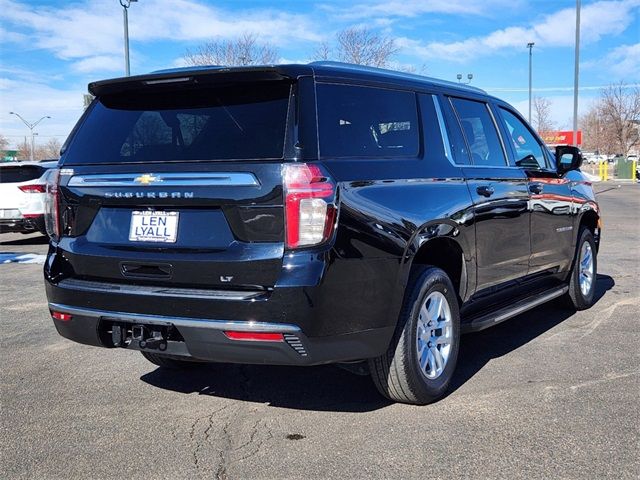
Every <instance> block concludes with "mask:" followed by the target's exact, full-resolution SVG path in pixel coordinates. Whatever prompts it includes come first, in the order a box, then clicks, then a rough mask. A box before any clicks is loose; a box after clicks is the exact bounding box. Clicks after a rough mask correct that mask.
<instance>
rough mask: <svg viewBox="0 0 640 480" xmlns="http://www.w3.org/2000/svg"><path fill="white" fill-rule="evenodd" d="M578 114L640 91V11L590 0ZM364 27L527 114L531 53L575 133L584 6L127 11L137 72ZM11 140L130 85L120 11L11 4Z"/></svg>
mask: <svg viewBox="0 0 640 480" xmlns="http://www.w3.org/2000/svg"><path fill="white" fill-rule="evenodd" d="M582 4H583V5H582V29H581V32H582V42H581V43H582V45H581V47H582V48H581V58H580V70H581V82H580V83H581V90H580V109H581V111H583V112H584V111H585V110H586V108H588V106H589V105H590V103H591V102H592V101H593V99H594V98H595V96H596V95H597V94H598V89H599V88H601V87H602V86H604V85H606V84H608V83H610V82H616V81H620V80H624V81H625V82H627V83H629V84H638V83H640V0H619V1H618V0H603V1H588V0H587V1H583V2H582ZM352 25H362V26H367V27H369V28H371V29H374V30H376V31H380V32H381V33H383V34H386V35H389V36H392V37H394V38H396V39H397V43H398V45H399V46H400V47H401V49H400V52H399V54H398V55H397V57H396V62H397V64H398V65H411V66H413V67H414V68H415V69H416V71H417V72H424V73H425V74H427V75H428V76H432V77H438V78H443V79H448V80H453V81H455V79H456V74H457V73H462V74H464V75H465V77H466V74H467V73H473V75H474V78H473V81H472V84H473V85H475V86H478V87H481V88H484V89H485V90H487V91H488V92H489V93H492V94H494V95H497V96H499V97H501V98H504V99H506V100H507V101H509V102H511V103H512V104H514V105H515V106H516V107H517V108H519V109H520V110H521V111H522V112H523V113H525V114H526V110H527V98H528V93H527V88H528V50H527V48H526V44H527V42H535V47H534V50H533V54H534V57H533V64H534V69H533V84H534V94H535V95H538V96H544V97H547V98H549V99H550V100H551V101H552V102H553V108H552V113H553V117H554V120H555V122H556V123H557V124H558V126H559V127H570V125H571V116H572V102H573V93H572V88H573V68H574V35H575V30H574V26H575V2H574V1H570V0H559V1H547V0H542V1H541V0H484V1H476V0H351V1H338V0H324V1H311V0H298V1H294V0H280V1H266V0H245V1H240V0H236V1H232V0H215V1H214V0H139V2H138V3H134V4H132V6H131V9H130V10H129V32H130V37H131V72H132V74H140V73H145V72H149V71H152V70H156V69H160V68H166V67H172V66H176V65H181V63H182V57H183V55H184V53H185V50H186V49H187V48H193V47H195V46H197V45H198V44H199V43H202V42H204V41H207V40H211V39H231V38H234V37H237V36H239V35H241V34H242V33H244V32H253V33H255V34H256V35H258V36H259V38H260V39H261V40H264V41H267V42H269V43H271V44H273V45H274V46H275V47H276V48H277V49H278V51H279V55H280V61H281V62H282V63H291V62H307V61H309V60H310V58H311V56H312V53H313V52H314V51H315V50H316V49H317V48H318V46H319V44H320V43H321V42H322V41H331V40H332V39H333V38H334V37H335V33H336V32H337V31H339V30H341V29H343V28H345V27H348V26H352ZM0 55H1V57H0V60H1V62H0V134H3V135H5V136H6V137H8V139H9V140H10V142H11V143H12V144H15V143H17V142H19V141H21V139H22V138H23V137H24V135H26V134H27V133H28V131H27V130H26V128H25V127H24V125H22V124H21V123H20V122H19V120H18V119H17V118H16V117H15V116H13V115H9V114H8V112H9V111H16V112H18V113H20V114H21V115H23V116H24V117H25V118H26V119H27V120H30V121H34V120H37V119H38V118H40V117H41V116H43V115H50V116H51V117H52V118H51V119H50V120H45V121H43V122H42V124H41V125H39V126H38V127H37V131H38V133H39V136H38V141H40V142H43V141H46V140H47V139H48V138H51V137H52V136H57V137H58V138H59V139H60V140H61V141H62V140H64V138H65V137H66V136H67V134H68V133H69V131H70V130H71V128H72V127H73V125H74V123H75V122H76V120H77V118H78V117H79V115H80V114H81V113H82V94H83V93H84V92H86V85H87V83H88V82H90V81H93V80H97V79H102V78H110V77H117V76H122V75H123V74H124V60H123V28H122V8H121V7H120V5H119V2H118V0H69V1H55V0H0Z"/></svg>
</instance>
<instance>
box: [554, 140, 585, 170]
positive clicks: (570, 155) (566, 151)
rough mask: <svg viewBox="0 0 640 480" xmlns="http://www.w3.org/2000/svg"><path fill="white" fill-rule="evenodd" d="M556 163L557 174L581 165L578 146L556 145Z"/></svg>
mask: <svg viewBox="0 0 640 480" xmlns="http://www.w3.org/2000/svg"><path fill="white" fill-rule="evenodd" d="M556 165H557V168H558V173H559V174H563V173H566V172H568V171H570V170H577V169H579V168H580V166H581V165H582V152H581V151H580V149H579V148H578V147H572V146H571V145H560V146H557V147H556Z"/></svg>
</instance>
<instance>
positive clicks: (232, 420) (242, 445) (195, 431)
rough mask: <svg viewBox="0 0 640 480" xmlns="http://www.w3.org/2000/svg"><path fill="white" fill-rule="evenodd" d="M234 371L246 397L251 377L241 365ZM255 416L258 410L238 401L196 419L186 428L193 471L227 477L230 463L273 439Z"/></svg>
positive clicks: (254, 453)
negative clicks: (236, 371) (236, 372)
mask: <svg viewBox="0 0 640 480" xmlns="http://www.w3.org/2000/svg"><path fill="white" fill-rule="evenodd" d="M238 371H239V378H240V385H241V388H242V391H243V394H244V396H249V394H250V383H251V378H250V376H249V375H248V372H247V369H246V366H244V365H241V366H240V367H239V368H238ZM255 415H261V412H260V411H259V410H258V409H249V408H247V406H246V405H245V404H241V403H238V404H234V405H225V406H224V407H222V408H218V409H216V410H214V411H213V412H211V413H209V414H207V415H203V416H200V417H198V418H196V419H195V420H194V421H193V422H192V423H191V426H190V429H189V439H190V440H191V442H192V443H193V444H194V446H193V450H192V461H193V465H194V466H195V468H196V470H197V471H198V472H200V473H201V474H205V475H206V473H207V472H212V473H213V474H214V477H215V479H216V480H227V479H228V478H229V477H230V475H229V467H230V466H231V465H233V464H235V463H238V462H242V461H244V460H246V459H248V458H251V457H253V456H254V455H256V454H257V453H259V452H260V450H261V449H262V447H263V445H264V444H265V443H266V442H268V441H269V440H271V439H273V433H272V429H271V428H270V427H269V426H268V425H267V423H266V422H265V420H264V419H263V418H262V417H260V418H257V419H256V418H255ZM252 416H253V418H251V417H252ZM199 432H201V433H199ZM208 453H209V455H207V454H208ZM212 455H213V456H214V457H215V458H216V460H215V465H211V466H210V468H207V465H206V460H207V459H208V458H211V456H212Z"/></svg>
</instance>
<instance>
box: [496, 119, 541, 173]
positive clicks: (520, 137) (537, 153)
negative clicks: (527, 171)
mask: <svg viewBox="0 0 640 480" xmlns="http://www.w3.org/2000/svg"><path fill="white" fill-rule="evenodd" d="M500 111H501V113H502V118H503V119H504V123H505V125H506V127H507V131H508V132H509V135H510V137H511V138H510V141H511V143H512V145H513V148H514V149H515V152H516V165H517V166H519V167H524V168H546V166H547V162H546V161H545V158H544V152H543V150H542V148H543V147H542V146H541V145H540V144H539V143H538V140H536V137H534V136H533V134H532V133H531V131H530V130H529V128H527V126H526V125H525V124H524V122H522V120H520V119H519V118H518V117H516V116H515V115H514V114H513V113H511V112H510V111H509V110H506V109H504V108H502V107H500Z"/></svg>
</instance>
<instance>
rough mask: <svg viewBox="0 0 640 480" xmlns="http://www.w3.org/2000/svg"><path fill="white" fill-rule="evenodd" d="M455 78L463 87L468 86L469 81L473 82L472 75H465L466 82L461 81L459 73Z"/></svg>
mask: <svg viewBox="0 0 640 480" xmlns="http://www.w3.org/2000/svg"><path fill="white" fill-rule="evenodd" d="M456 78H457V79H458V83H462V84H464V85H469V84H470V83H471V80H473V73H467V81H466V82H463V81H462V74H461V73H459V74H458V75H456Z"/></svg>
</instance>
